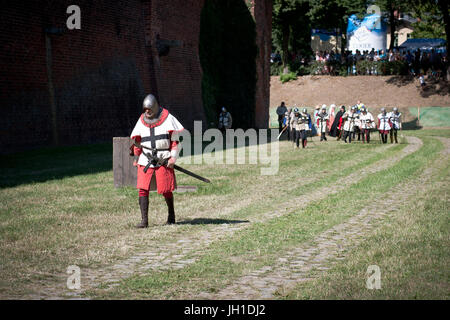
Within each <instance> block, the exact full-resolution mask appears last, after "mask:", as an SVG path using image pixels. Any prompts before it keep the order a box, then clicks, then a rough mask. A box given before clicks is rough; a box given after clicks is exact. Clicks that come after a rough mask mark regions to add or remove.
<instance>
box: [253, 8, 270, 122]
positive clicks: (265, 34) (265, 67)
mask: <svg viewBox="0 0 450 320" xmlns="http://www.w3.org/2000/svg"><path fill="white" fill-rule="evenodd" d="M251 11H252V14H253V17H254V18H255V23H256V45H257V46H258V49H259V50H258V57H257V61H256V72H257V82H256V93H255V95H256V96H255V105H256V106H255V109H256V110H255V126H256V127H257V128H268V126H269V107H270V105H269V102H270V53H271V50H272V45H271V39H272V0H259V1H258V0H252V1H251Z"/></svg>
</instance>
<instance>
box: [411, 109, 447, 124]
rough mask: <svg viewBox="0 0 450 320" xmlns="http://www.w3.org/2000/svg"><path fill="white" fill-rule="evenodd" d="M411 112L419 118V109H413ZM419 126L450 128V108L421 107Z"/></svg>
mask: <svg viewBox="0 0 450 320" xmlns="http://www.w3.org/2000/svg"><path fill="white" fill-rule="evenodd" d="M409 112H410V113H411V114H412V115H414V116H416V117H418V116H419V113H418V108H416V107H411V108H409ZM419 124H420V125H421V126H422V127H450V108H449V107H426V108H425V107H421V108H420V120H419Z"/></svg>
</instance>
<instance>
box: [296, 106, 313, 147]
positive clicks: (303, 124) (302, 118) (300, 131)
mask: <svg viewBox="0 0 450 320" xmlns="http://www.w3.org/2000/svg"><path fill="white" fill-rule="evenodd" d="M310 126H311V117H310V115H309V114H308V110H307V109H306V108H303V110H302V113H300V114H299V116H298V117H297V123H296V128H295V130H296V133H297V135H296V145H297V148H299V145H300V140H301V141H302V148H306V145H307V143H308V140H307V139H308V131H310V130H311V127H310Z"/></svg>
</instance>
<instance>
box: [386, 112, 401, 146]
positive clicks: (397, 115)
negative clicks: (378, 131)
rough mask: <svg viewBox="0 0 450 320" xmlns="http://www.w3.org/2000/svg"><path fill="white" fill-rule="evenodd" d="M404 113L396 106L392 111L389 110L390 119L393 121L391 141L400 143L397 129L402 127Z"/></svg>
mask: <svg viewBox="0 0 450 320" xmlns="http://www.w3.org/2000/svg"><path fill="white" fill-rule="evenodd" d="M401 116H402V113H401V112H399V111H398V108H397V107H395V108H394V109H393V111H392V112H389V120H390V121H391V124H392V128H391V131H390V134H389V135H390V138H391V143H394V140H395V143H398V140H397V131H398V130H401V129H402V119H401Z"/></svg>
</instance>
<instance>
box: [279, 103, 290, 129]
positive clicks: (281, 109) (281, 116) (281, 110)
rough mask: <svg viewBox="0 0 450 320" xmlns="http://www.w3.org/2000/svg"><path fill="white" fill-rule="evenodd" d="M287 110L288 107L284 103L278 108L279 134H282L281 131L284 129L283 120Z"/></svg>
mask: <svg viewBox="0 0 450 320" xmlns="http://www.w3.org/2000/svg"><path fill="white" fill-rule="evenodd" d="M287 111H288V110H287V108H286V105H285V104H284V101H282V102H281V105H279V106H278V108H277V111H276V112H277V115H278V133H280V132H281V130H282V129H283V119H284V115H285V113H286V112H287Z"/></svg>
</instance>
